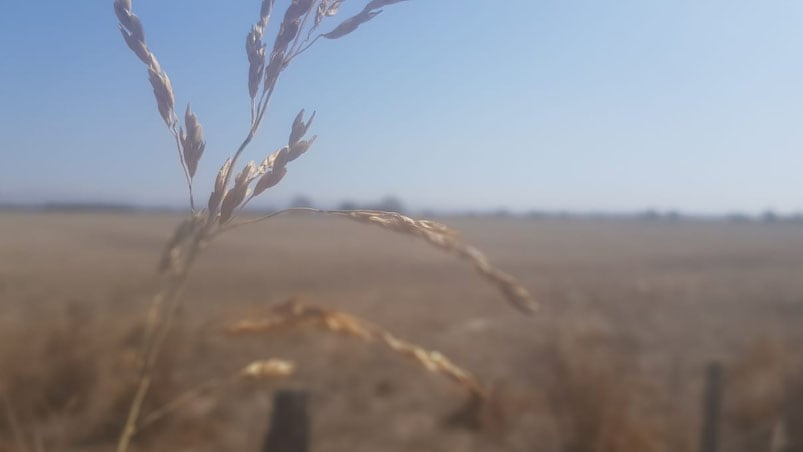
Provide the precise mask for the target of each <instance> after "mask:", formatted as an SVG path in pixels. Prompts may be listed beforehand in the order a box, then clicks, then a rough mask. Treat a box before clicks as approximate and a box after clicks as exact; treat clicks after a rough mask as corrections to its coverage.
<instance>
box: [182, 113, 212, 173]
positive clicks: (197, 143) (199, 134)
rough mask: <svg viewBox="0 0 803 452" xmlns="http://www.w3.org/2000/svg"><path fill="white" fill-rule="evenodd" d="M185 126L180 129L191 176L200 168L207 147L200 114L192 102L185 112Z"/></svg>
mask: <svg viewBox="0 0 803 452" xmlns="http://www.w3.org/2000/svg"><path fill="white" fill-rule="evenodd" d="M184 126H185V127H186V130H185V129H184V128H181V129H180V135H179V136H180V138H181V148H182V150H183V151H184V162H185V163H186V164H187V171H189V173H190V177H191V178H192V177H194V176H195V171H196V170H197V169H198V162H199V161H200V160H201V156H202V155H203V153H204V149H205V148H206V142H204V129H203V127H202V126H201V123H200V122H198V116H197V115H196V114H195V113H193V111H192V109H191V108H190V104H187V111H186V112H185V113H184Z"/></svg>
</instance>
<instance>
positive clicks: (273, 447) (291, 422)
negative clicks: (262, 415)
mask: <svg viewBox="0 0 803 452" xmlns="http://www.w3.org/2000/svg"><path fill="white" fill-rule="evenodd" d="M307 400H308V395H307V392H306V391H298V390H280V391H277V392H276V394H275V395H274V396H273V414H272V415H271V421H270V429H269V430H268V434H267V436H266V437H265V444H264V446H263V447H262V451H263V452H309V443H310V441H309V436H310V419H309V414H308V412H307Z"/></svg>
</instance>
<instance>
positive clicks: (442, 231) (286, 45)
mask: <svg viewBox="0 0 803 452" xmlns="http://www.w3.org/2000/svg"><path fill="white" fill-rule="evenodd" d="M402 1H405V0H370V1H368V2H367V3H366V4H365V5H364V7H363V8H362V10H360V11H359V12H358V13H357V14H355V15H353V16H351V17H348V18H345V19H344V20H339V19H338V18H337V16H338V11H339V8H340V5H341V3H342V1H341V0H292V1H290V2H289V4H288V6H287V8H286V9H285V11H284V14H283V16H282V17H281V22H280V23H279V25H278V32H277V34H276V37H275V39H274V40H273V45H272V46H270V47H268V45H267V43H266V41H265V39H264V34H265V31H266V28H267V26H268V23H269V22H270V20H271V16H272V15H273V13H274V6H275V5H274V3H275V2H274V0H263V1H262V2H261V6H260V11H259V17H258V19H257V21H256V23H255V24H254V25H253V26H252V27H251V30H250V31H249V33H248V35H247V37H246V42H245V49H246V55H247V58H248V67H249V69H248V84H247V85H248V86H247V88H248V96H249V99H250V126H249V129H248V133H247V135H246V136H245V138H244V139H243V141H242V142H241V143H240V145H239V146H238V147H237V148H236V150H235V151H234V152H233V154H232V155H231V156H230V157H229V158H227V159H226V160H225V162H224V163H223V165H222V166H221V168H220V170H219V171H218V174H217V177H216V179H215V183H214V189H213V191H212V193H211V194H210V196H209V198H208V201H207V203H206V206H205V207H203V208H198V207H197V206H196V201H195V194H194V193H193V181H194V178H195V174H196V172H197V169H198V165H199V164H200V161H201V158H202V157H203V155H204V151H205V148H206V142H205V140H204V128H203V126H202V125H201V121H200V119H199V118H198V116H197V115H196V114H195V113H194V112H193V110H192V108H191V106H190V105H189V104H187V106H186V108H185V109H184V115H183V121H182V119H181V118H180V117H179V115H178V114H177V113H176V100H175V94H174V90H173V86H172V84H171V82H170V78H169V77H168V75H167V73H166V72H165V71H164V69H163V68H162V66H161V64H160V63H159V61H158V59H157V58H156V56H155V54H154V53H153V52H152V51H151V49H150V48H149V46H148V44H147V42H146V39H145V32H144V28H143V26H142V23H141V21H140V19H139V17H138V16H137V15H136V14H134V12H133V7H132V2H131V0H115V1H114V11H115V14H116V15H117V19H118V20H119V26H120V32H121V34H122V36H123V39H124V41H125V43H126V44H127V45H128V47H129V48H130V49H131V51H132V52H133V53H134V54H135V55H136V56H137V58H139V60H140V61H141V62H142V63H143V64H145V66H146V68H147V71H148V80H149V81H150V84H151V86H152V88H153V94H154V96H155V98H156V105H157V108H158V111H159V115H160V116H161V118H162V120H163V121H164V123H165V125H166V127H167V129H168V131H169V132H170V133H171V135H172V136H173V138H174V141H175V145H176V150H177V154H178V159H179V163H180V165H181V167H182V170H183V173H184V177H185V179H186V182H187V188H188V194H189V207H190V212H191V213H190V215H189V217H188V218H187V219H186V220H184V221H183V222H182V223H181V224H180V225H179V226H178V227H177V229H176V230H175V233H174V234H173V236H172V238H171V239H170V240H169V242H168V244H167V246H166V247H165V251H164V254H163V256H162V259H161V263H160V266H159V273H160V280H161V284H160V289H159V290H158V293H157V294H156V295H155V296H154V298H153V300H152V302H151V306H150V309H149V311H148V315H147V326H146V329H145V334H144V338H143V345H142V351H141V365H140V376H139V383H138V385H137V390H136V394H135V395H134V398H133V401H132V402H131V404H130V408H129V409H128V414H127V419H126V422H125V427H124V429H123V431H122V433H121V435H120V439H119V441H118V445H117V451H118V452H125V451H126V450H128V447H129V444H130V443H131V440H132V438H133V436H134V435H135V433H136V432H137V431H138V429H139V428H140V426H141V425H142V424H141V421H140V419H142V417H143V414H142V409H143V401H144V400H145V398H146V396H147V395H148V392H149V390H150V387H151V383H152V380H153V376H154V372H155V368H156V366H157V365H158V363H159V355H160V352H161V350H162V349H163V347H164V343H165V341H166V339H167V337H168V334H169V332H170V331H171V329H172V328H173V324H174V322H175V320H176V316H177V313H178V312H179V310H180V307H181V305H182V303H183V302H182V298H181V293H182V291H183V288H184V286H185V283H186V280H187V276H188V275H189V273H190V270H191V268H192V266H193V264H194V263H195V261H196V260H197V258H198V257H199V256H200V255H201V253H202V251H203V250H204V248H206V247H207V246H208V244H209V243H210V241H211V240H213V239H214V238H216V237H218V236H219V235H220V234H222V233H224V232H227V231H229V230H231V229H235V228H237V227H240V226H243V225H246V224H249V223H254V222H259V221H264V220H267V219H269V218H272V217H274V216H277V215H281V214H285V213H289V212H312V213H316V214H328V215H336V216H338V217H341V218H346V219H350V220H354V221H357V222H360V223H368V224H373V225H376V226H379V227H382V228H384V229H388V230H391V231H394V232H398V233H402V234H407V235H412V236H416V237H419V238H421V239H423V240H424V241H425V242H427V243H429V244H431V245H433V246H435V247H437V248H439V249H441V250H443V251H446V252H448V253H451V254H453V255H455V256H456V257H458V258H460V259H463V260H466V261H468V262H470V263H471V264H472V265H473V266H474V268H475V269H476V270H477V272H478V274H479V275H480V276H482V277H483V278H485V279H486V280H488V281H489V282H490V283H492V284H494V285H496V286H497V287H498V288H499V289H500V290H501V292H502V294H503V295H504V296H505V297H506V298H507V299H508V300H509V301H510V302H511V303H512V304H513V305H514V306H515V307H516V308H518V309H520V310H522V311H524V312H527V313H530V312H534V311H535V310H536V304H535V302H534V301H533V300H532V298H531V297H530V295H529V294H528V292H527V290H526V289H524V288H523V287H522V286H521V285H520V284H519V283H518V282H517V281H516V280H515V278H513V277H512V276H510V275H508V274H507V273H504V272H502V271H501V270H498V269H497V268H495V267H494V266H493V265H491V264H490V262H489V261H488V259H487V258H486V257H485V256H484V255H483V254H482V253H481V252H480V251H479V250H477V249H476V248H474V247H472V246H470V245H467V244H465V243H464V242H463V241H462V240H461V238H460V236H459V234H458V233H457V232H456V231H454V230H452V229H450V228H448V227H446V226H444V225H442V224H439V223H435V222H432V221H426V220H415V219H412V218H409V217H406V216H404V215H401V214H400V213H396V212H383V211H368V210H355V211H343V210H336V211H330V210H320V209H302V208H296V209H286V210H280V211H276V212H273V213H271V214H269V215H266V216H264V217H261V218H256V219H245V218H243V216H244V208H245V207H246V206H247V205H248V203H249V202H251V200H253V199H254V198H256V197H258V196H260V195H262V194H263V193H264V192H265V191H267V190H268V189H270V188H271V187H273V186H275V185H277V184H278V183H280V182H281V181H282V179H283V178H284V177H285V176H286V175H287V168H288V165H289V164H290V163H291V162H293V161H295V160H296V159H298V158H299V157H301V156H302V155H304V154H305V153H306V152H307V151H308V150H309V149H310V148H311V147H312V145H313V144H314V143H315V139H316V136H315V135H313V136H311V137H308V132H309V130H310V127H311V125H312V121H313V119H314V118H315V113H314V112H313V113H312V114H311V115H306V114H305V111H304V110H303V109H302V110H301V111H299V112H298V114H297V115H296V116H295V119H294V120H293V122H292V125H291V127H290V133H289V136H288V140H287V143H286V144H283V145H282V146H280V147H278V149H277V150H275V151H274V152H272V153H270V154H268V155H267V156H265V157H264V159H263V160H262V161H261V162H259V163H257V162H255V161H249V162H247V163H245V164H242V165H240V159H241V157H242V156H243V153H244V151H245V150H246V148H247V147H248V146H249V144H250V143H251V141H252V140H253V139H254V137H255V136H256V134H257V133H258V131H259V128H260V126H261V125H262V122H263V120H264V118H265V113H266V112H267V110H268V106H269V103H270V100H271V97H272V96H273V93H274V90H275V89H276V87H277V83H278V81H279V79H280V77H281V75H282V74H283V72H284V71H285V70H286V69H287V67H288V66H289V65H290V64H291V63H292V62H293V61H294V60H295V59H296V58H298V57H299V56H300V55H302V54H303V53H304V52H305V51H306V50H307V49H309V48H310V47H312V46H313V45H315V44H316V43H317V42H319V40H321V39H324V40H336V39H339V38H342V37H343V36H346V35H348V34H350V33H352V32H354V31H355V30H357V29H358V28H359V27H360V26H361V25H363V24H364V23H366V22H368V21H370V20H372V19H374V18H375V17H376V16H377V15H379V14H380V13H381V12H382V8H384V7H386V6H389V5H392V4H395V3H400V2H402ZM332 20H336V21H338V23H337V24H336V25H334V26H333V27H331V28H329V31H326V32H323V31H322V30H323V27H324V26H328V25H329V22H331V21H332ZM282 309H284V315H285V317H284V320H283V321H284V322H286V323H292V322H296V321H302V320H303V321H305V322H312V323H315V324H318V325H319V326H321V327H323V328H324V329H325V330H330V331H337V332H342V333H346V334H351V335H355V336H357V337H360V338H362V339H365V340H369V341H372V342H379V343H382V344H384V345H385V346H387V347H388V348H389V350H392V351H394V352H398V353H401V354H404V355H408V356H410V357H412V358H414V359H415V360H416V361H417V362H419V363H420V364H421V365H422V366H423V367H424V368H426V369H428V370H430V371H433V372H437V373H441V374H443V375H446V376H449V377H451V378H452V379H453V380H454V381H455V382H457V383H458V384H460V385H462V386H464V387H466V388H467V389H468V390H469V391H470V392H472V393H473V394H482V388H481V385H480V384H479V383H478V382H477V381H476V379H474V377H472V376H471V374H470V373H468V372H467V371H464V370H463V369H461V368H459V367H458V366H456V365H454V364H453V363H452V362H451V361H449V360H448V359H446V358H445V357H443V356H442V355H440V354H438V353H437V352H429V351H426V350H424V349H422V348H420V347H418V346H415V345H413V344H410V343H408V342H406V341H403V340H401V339H398V338H396V337H394V336H392V335H391V334H390V333H388V332H386V331H384V330H382V329H381V328H379V327H376V326H373V325H370V324H369V323H367V322H364V321H362V320H359V319H357V318H356V317H353V316H349V315H348V314H345V313H340V312H335V311H329V310H325V309H322V308H317V307H309V306H303V305H300V304H292V305H285V306H283V308H282ZM263 326H264V323H263ZM240 328H241V329H243V328H244V327H243V326H242V325H241V327H240ZM252 369H256V367H252ZM170 406H173V405H170ZM157 412H159V411H157ZM152 416H153V414H152V413H151V414H150V415H146V417H145V419H151V418H152Z"/></svg>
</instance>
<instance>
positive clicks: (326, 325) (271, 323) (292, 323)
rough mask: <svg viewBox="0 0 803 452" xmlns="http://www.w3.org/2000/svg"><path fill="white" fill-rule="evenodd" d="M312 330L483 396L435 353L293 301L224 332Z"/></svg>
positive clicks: (480, 387) (478, 385)
mask: <svg viewBox="0 0 803 452" xmlns="http://www.w3.org/2000/svg"><path fill="white" fill-rule="evenodd" d="M300 327H314V328H319V329H322V330H325V331H330V332H333V333H339V334H344V335H346V336H351V337H356V338H358V339H360V340H363V341H365V342H371V343H379V344H382V345H384V346H386V347H387V348H389V349H390V350H392V351H394V352H396V353H399V354H401V355H404V356H406V357H408V358H410V359H413V360H414V361H416V362H418V363H419V364H420V365H421V366H422V367H423V368H424V369H426V370H427V371H429V372H432V373H435V374H439V375H443V376H445V377H447V378H449V379H450V380H452V381H453V382H455V383H457V384H458V385H459V386H461V387H463V388H464V389H466V390H468V391H469V392H471V393H472V394H474V395H477V396H481V397H484V396H485V395H486V394H487V391H486V389H485V388H484V387H483V385H482V384H481V383H480V382H479V381H478V380H477V379H476V378H475V377H474V376H473V375H472V374H471V373H470V372H468V371H467V370H465V369H463V368H461V367H459V366H458V365H456V364H454V363H453V362H452V361H450V360H449V359H448V358H446V357H445V356H443V355H442V354H441V353H439V352H437V351H430V350H426V349H424V348H422V347H419V346H417V345H415V344H412V343H410V342H408V341H405V340H403V339H400V338H398V337H396V336H394V335H393V334H391V333H390V332H388V331H387V330H384V329H382V328H380V327H378V326H376V325H374V324H372V323H370V322H368V321H366V320H363V319H360V318H358V317H356V316H353V315H351V314H347V313H345V312H341V311H335V310H332V309H326V308H323V307H320V306H314V305H307V304H304V303H302V302H301V301H300V300H298V299H296V298H292V299H290V300H288V301H286V302H284V303H281V304H279V305H277V306H275V307H274V308H273V309H271V311H270V312H269V313H268V315H266V316H265V317H263V318H261V319H257V320H254V319H248V320H243V321H239V322H236V323H234V324H232V325H230V326H228V327H227V328H226V331H227V333H228V334H230V335H233V336H245V335H263V334H268V333H274V332H278V331H282V330H287V329H295V328H300Z"/></svg>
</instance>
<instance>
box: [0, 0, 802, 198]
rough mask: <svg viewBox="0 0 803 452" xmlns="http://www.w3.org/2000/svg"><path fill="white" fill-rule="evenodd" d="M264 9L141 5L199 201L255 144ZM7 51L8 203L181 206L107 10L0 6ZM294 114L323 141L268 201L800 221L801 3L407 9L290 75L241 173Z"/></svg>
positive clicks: (46, 3)
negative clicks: (251, 94)
mask: <svg viewBox="0 0 803 452" xmlns="http://www.w3.org/2000/svg"><path fill="white" fill-rule="evenodd" d="M278 3H279V4H283V2H281V1H278ZM362 3H364V2H361V1H359V0H348V1H347V2H346V5H349V7H348V8H345V7H344V8H345V9H344V11H343V12H342V13H343V14H345V13H349V12H351V11H353V10H354V9H355V8H357V7H359V6H360V5H361V4H362ZM258 4H259V1H258V0H253V1H245V0H243V1H236V2H235V1H232V2H228V1H212V0H170V1H165V0H135V1H134V9H135V11H136V12H137V13H138V14H139V16H140V17H141V19H142V20H143V22H144V24H145V30H146V34H147V38H148V41H149V44H150V47H151V49H152V50H153V51H154V52H155V53H156V54H157V56H158V57H159V59H160V61H161V62H162V65H163V68H164V69H165V70H166V72H167V73H168V74H169V75H170V77H171V78H172V81H173V85H174V88H175V90H176V94H177V100H178V104H179V105H180V106H181V105H185V104H186V102H187V101H191V102H192V105H193V108H194V110H195V111H196V112H197V114H198V115H199V117H200V119H201V122H202V123H203V125H204V126H205V129H206V139H207V151H206V154H205V155H204V158H203V160H202V162H201V168H200V170H199V174H198V176H197V179H198V191H199V193H201V194H202V195H201V196H200V198H202V202H203V201H204V200H205V197H206V194H207V193H208V190H209V187H210V183H211V180H212V178H213V175H214V173H215V172H216V170H217V168H218V167H219V166H220V164H221V162H222V161H223V160H224V159H225V157H226V156H227V155H228V154H229V153H231V151H232V150H233V148H234V147H235V145H236V144H237V143H238V142H239V141H240V140H241V138H242V137H243V136H244V134H245V132H246V125H247V121H248V96H247V90H246V83H245V80H246V71H247V62H246V59H245V55H244V50H243V45H244V37H245V34H246V33H247V31H248V29H249V27H250V24H251V23H253V22H254V21H255V20H256V16H257V12H258V8H259V5H258ZM269 36H272V32H271V34H269ZM0 51H2V56H3V63H2V64H1V65H0V156H1V157H2V159H0V202H41V201H49V200H73V201H76V200H77V201H81V200H83V201H86V200H102V201H123V202H134V203H140V204H151V203H155V204H170V205H180V204H181V203H182V202H183V201H184V196H185V188H184V183H183V179H182V177H183V176H182V174H181V171H180V168H179V166H178V162H177V161H176V156H175V149H174V148H173V146H172V143H171V137H170V136H169V134H168V133H167V131H166V130H165V128H164V127H163V125H162V124H161V120H160V118H159V115H158V114H157V111H156V107H155V104H154V101H153V98H152V95H151V89H150V86H149V84H148V82H147V78H146V73H145V69H144V67H143V66H142V65H141V63H140V62H139V61H138V60H137V59H136V58H135V57H134V56H133V55H132V54H131V53H130V52H129V50H128V49H127V48H126V47H125V45H124V43H123V41H122V39H121V37H120V35H119V32H118V30H117V21H116V19H115V17H114V15H113V13H112V2H111V0H82V1H55V0H43V1H19V0H17V1H12V0H9V1H5V2H3V4H2V6H0ZM302 107H304V108H306V109H308V110H312V109H316V110H317V111H318V117H317V119H316V122H315V125H314V126H313V128H314V132H315V133H317V134H318V135H319V139H318V142H317V143H316V144H315V146H314V147H313V149H312V150H311V151H310V152H309V153H308V154H307V155H305V156H304V157H303V158H302V159H300V160H298V161H296V162H293V164H292V165H291V166H290V168H289V173H288V176H287V178H286V179H285V180H284V181H283V182H282V184H281V185H280V186H279V187H276V189H274V190H273V191H271V192H268V193H266V194H265V195H263V197H265V198H266V201H264V202H263V203H267V204H271V203H273V204H280V203H283V202H286V200H287V199H289V198H290V197H292V196H293V195H295V194H298V193H303V194H306V195H309V196H310V197H312V198H313V199H315V200H318V201H320V202H337V201H340V200H342V199H347V198H348V199H355V200H370V199H376V198H378V197H380V196H382V195H386V194H396V195H398V196H400V197H401V198H402V199H403V200H405V201H406V202H407V203H408V204H409V205H411V206H415V207H436V208H444V207H445V208H468V207H476V208H495V207H498V206H507V207H509V208H512V209H517V210H528V209H572V210H616V211H622V210H638V209H643V208H658V209H670V208H672V209H681V210H686V211H692V212H727V211H732V210H742V211H750V212H756V211H760V210H763V209H766V208H774V209H777V210H779V211H794V210H803V171H802V170H803V2H800V1H798V0H766V1H754V0H751V1H747V0H727V1H726V0H708V1H700V0H671V1H670V0H664V1H645V0H616V1H613V0H611V1H599V0H511V1H505V2H496V1H488V0H485V1H481V0H460V1H458V0H411V1H409V2H405V3H400V4H397V5H393V6H391V7H388V8H386V11H385V12H384V13H383V14H382V15H381V16H379V17H377V18H376V19H375V20H374V21H372V22H370V23H368V24H366V25H365V26H364V27H363V28H361V29H360V30H358V31H357V32H355V33H353V34H352V35H349V36H347V37H345V38H343V39H341V40H338V41H328V42H320V45H316V47H315V48H313V50H311V51H310V52H309V53H307V54H306V55H305V56H304V57H303V58H301V59H300V60H299V61H298V62H297V63H295V64H294V66H293V67H292V68H291V69H290V70H289V71H288V72H287V73H286V74H285V76H284V77H283V78H282V79H281V80H280V85H279V89H278V90H277V95H276V96H275V99H274V102H273V104H272V110H271V112H270V114H269V116H268V117H267V120H266V123H265V125H264V127H263V131H262V135H261V136H260V138H259V139H258V140H257V141H256V142H255V143H254V146H252V147H251V148H250V152H249V154H248V155H247V156H248V157H249V158H251V159H255V160H257V159H261V158H262V157H263V156H264V155H265V154H267V153H269V152H270V151H271V150H273V149H274V148H275V147H276V146H277V145H278V144H280V143H281V142H282V141H284V140H286V136H287V132H288V128H289V124H290V123H291V121H292V118H293V116H294V115H295V113H296V112H297V111H298V109H299V108H302ZM179 109H183V108H182V107H179Z"/></svg>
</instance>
